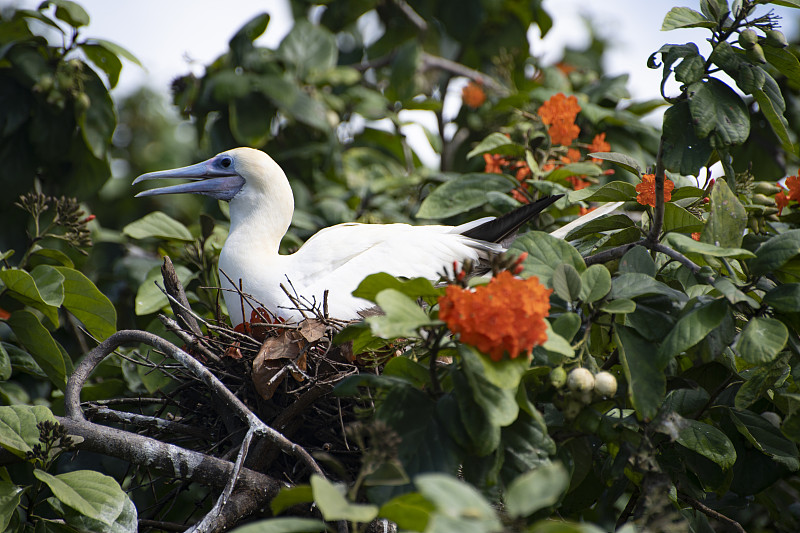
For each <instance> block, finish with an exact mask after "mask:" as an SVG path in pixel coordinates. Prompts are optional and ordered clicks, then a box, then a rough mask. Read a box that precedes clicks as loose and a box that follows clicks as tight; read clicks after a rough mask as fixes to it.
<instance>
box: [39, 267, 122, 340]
mask: <svg viewBox="0 0 800 533" xmlns="http://www.w3.org/2000/svg"><path fill="white" fill-rule="evenodd" d="M54 268H55V269H56V270H58V272H60V273H61V275H62V276H63V277H64V307H66V308H67V310H68V311H69V312H70V313H72V314H73V315H75V318H77V319H78V320H80V321H81V322H82V323H83V325H84V326H86V329H87V330H89V333H91V334H92V335H93V336H95V337H97V338H98V339H99V340H105V339H106V338H107V337H109V336H111V335H112V334H114V332H116V331H117V310H116V309H114V304H112V303H111V300H109V299H108V297H107V296H106V295H105V294H103V293H102V292H100V290H99V289H98V288H97V287H96V286H95V284H94V283H92V282H91V280H90V279H89V278H87V277H86V276H84V275H83V274H82V273H81V272H79V271H77V270H75V269H74V268H67V267H54Z"/></svg>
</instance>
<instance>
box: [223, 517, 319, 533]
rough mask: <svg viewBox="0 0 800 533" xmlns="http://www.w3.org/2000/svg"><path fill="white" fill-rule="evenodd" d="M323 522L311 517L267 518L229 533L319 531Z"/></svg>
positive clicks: (298, 532)
mask: <svg viewBox="0 0 800 533" xmlns="http://www.w3.org/2000/svg"><path fill="white" fill-rule="evenodd" d="M327 529H328V528H327V527H326V526H325V522H323V521H322V520H314V519H313V518H269V519H267V520H259V521H257V522H251V523H249V524H247V525H246V526H241V527H237V528H236V529H234V530H232V531H231V533H319V532H321V531H327Z"/></svg>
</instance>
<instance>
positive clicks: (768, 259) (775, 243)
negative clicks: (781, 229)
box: [748, 229, 800, 274]
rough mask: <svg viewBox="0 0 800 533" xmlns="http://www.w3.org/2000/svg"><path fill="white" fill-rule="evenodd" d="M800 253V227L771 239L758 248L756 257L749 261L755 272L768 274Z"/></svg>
mask: <svg viewBox="0 0 800 533" xmlns="http://www.w3.org/2000/svg"><path fill="white" fill-rule="evenodd" d="M798 254H800V229H794V230H790V231H787V232H786V233H781V234H780V235H776V236H774V237H772V238H771V239H769V240H768V241H767V242H765V243H764V244H762V245H761V246H760V247H759V248H758V250H756V253H755V255H756V257H755V259H753V260H751V261H749V262H748V265H749V267H750V270H751V271H752V272H753V274H767V273H769V272H772V271H775V270H778V269H779V268H781V267H782V266H783V265H785V264H786V263H787V262H788V261H789V260H790V259H792V258H793V257H795V256H796V255H798Z"/></svg>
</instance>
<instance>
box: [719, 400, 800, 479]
mask: <svg viewBox="0 0 800 533" xmlns="http://www.w3.org/2000/svg"><path fill="white" fill-rule="evenodd" d="M729 413H730V416H731V420H733V423H734V424H735V425H736V429H737V430H738V431H739V433H741V434H742V435H743V436H744V437H745V438H746V439H747V441H748V442H749V443H750V444H752V445H753V447H755V448H756V449H757V450H758V451H760V452H761V453H763V454H765V455H768V456H769V457H771V458H772V459H773V460H774V461H775V462H777V463H779V464H782V465H783V466H785V467H786V468H787V469H788V470H789V471H791V472H797V471H798V470H800V461H799V460H798V453H797V445H796V444H794V443H793V442H792V441H790V440H789V439H787V438H786V437H784V436H783V434H782V433H781V430H780V429H779V428H776V427H775V426H773V425H772V423H771V422H770V421H769V420H766V419H765V418H764V417H762V416H761V415H758V414H756V413H754V412H752V411H745V410H742V411H739V410H735V409H731V410H730V411H729Z"/></svg>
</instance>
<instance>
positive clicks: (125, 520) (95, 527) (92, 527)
mask: <svg viewBox="0 0 800 533" xmlns="http://www.w3.org/2000/svg"><path fill="white" fill-rule="evenodd" d="M47 503H49V504H50V506H51V507H53V509H55V510H56V512H57V513H58V514H59V515H61V516H62V517H64V521H65V522H66V523H67V524H68V525H69V526H72V527H73V528H75V529H77V530H78V531H102V532H103V533H137V531H139V519H138V518H139V517H138V513H137V511H136V506H135V505H134V504H133V502H132V501H131V499H130V498H129V497H127V496H126V497H125V502H124V504H123V506H122V512H121V513H120V514H119V516H118V517H117V519H116V520H114V523H113V524H111V525H108V524H105V523H103V522H101V521H100V520H95V519H94V518H89V517H88V516H86V515H85V514H83V513H81V512H79V511H76V510H74V509H73V508H72V507H69V506H67V505H63V504H62V503H61V500H59V499H57V498H55V497H52V498H48V499H47Z"/></svg>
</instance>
